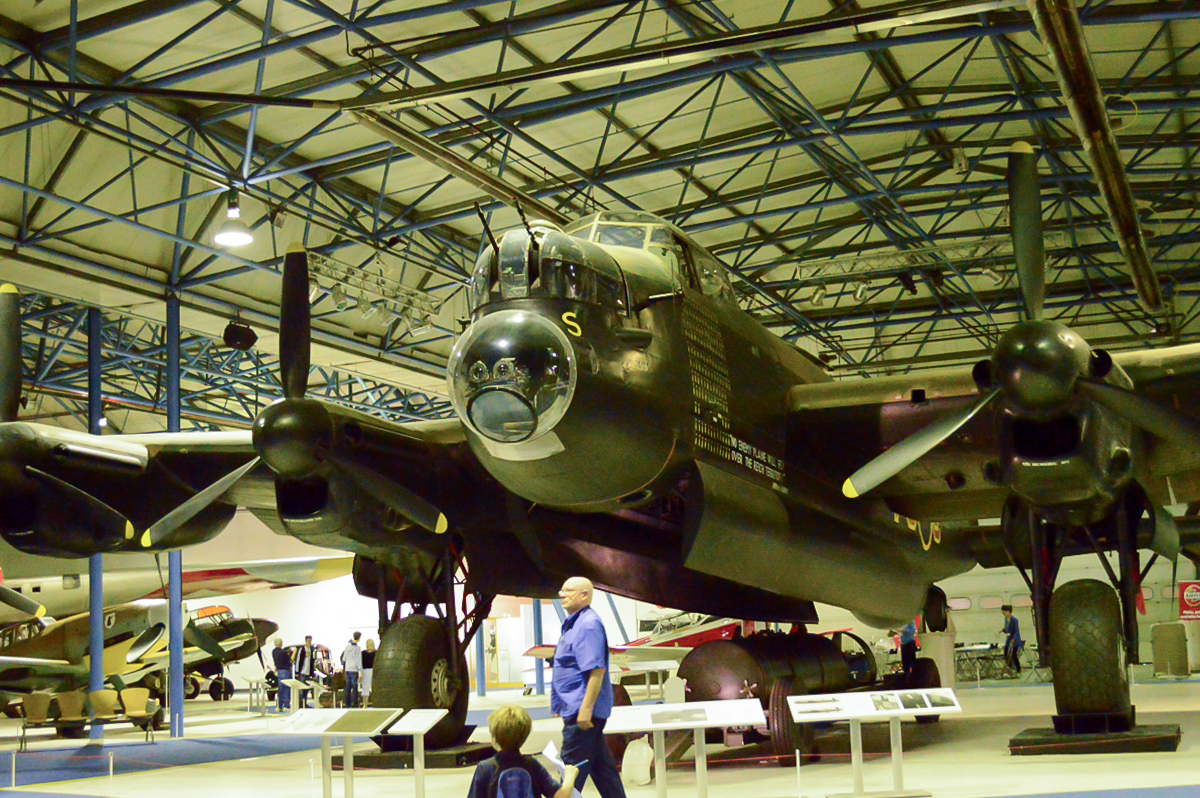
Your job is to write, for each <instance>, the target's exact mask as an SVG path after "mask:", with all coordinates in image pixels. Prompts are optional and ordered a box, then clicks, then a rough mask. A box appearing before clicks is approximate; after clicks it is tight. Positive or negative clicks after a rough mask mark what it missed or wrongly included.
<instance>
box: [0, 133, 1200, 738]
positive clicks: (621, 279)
mask: <svg viewBox="0 0 1200 798" xmlns="http://www.w3.org/2000/svg"><path fill="white" fill-rule="evenodd" d="M1034 163H1035V162H1034V159H1033V155H1032V153H1031V152H1028V151H1026V152H1017V153H1014V155H1013V156H1012V160H1011V162H1010V169H1011V172H1012V174H1011V178H1012V180H1013V192H1012V193H1013V195H1014V198H1016V200H1017V201H1016V202H1015V203H1014V207H1013V210H1012V213H1011V219H1012V226H1013V234H1014V238H1015V239H1016V249H1017V252H1018V259H1019V271H1020V275H1021V289H1022V291H1023V293H1024V295H1025V297H1026V300H1027V302H1026V305H1027V308H1028V317H1029V318H1028V321H1026V322H1024V323H1022V324H1020V325H1018V326H1017V327H1015V328H1013V329H1012V330H1011V331H1009V333H1008V334H1007V335H1005V336H1004V337H1003V339H1002V340H1001V341H1000V343H999V345H998V347H997V349H996V351H995V352H994V353H993V355H992V357H991V358H990V359H989V360H987V361H985V362H984V363H983V364H980V365H979V366H977V367H976V368H975V369H974V372H973V374H971V373H963V374H958V373H952V374H949V375H945V376H943V377H939V378H937V379H936V380H934V381H933V382H930V379H931V378H926V377H913V378H911V379H909V378H896V379H894V380H890V381H888V380H884V381H875V380H871V381H865V382H862V383H853V384H850V385H849V386H848V385H847V384H846V383H844V382H843V383H837V384H835V383H832V382H831V381H830V378H829V377H828V375H827V374H826V373H825V372H824V371H823V369H822V368H821V365H820V364H819V363H818V362H816V361H815V360H813V359H811V358H809V357H807V356H806V355H804V354H802V353H801V352H799V351H798V350H797V349H796V348H794V347H793V346H792V345H791V344H789V343H787V342H786V341H784V340H782V339H780V338H778V337H776V336H774V335H773V334H771V333H770V332H769V331H768V330H766V329H765V328H764V327H763V326H761V325H760V324H759V323H757V322H756V321H755V320H754V319H753V318H752V317H751V316H750V315H748V314H747V313H746V312H744V311H743V310H742V309H741V308H740V307H739V305H738V303H737V301H736V296H735V292H734V290H733V287H732V285H731V282H730V279H729V276H728V273H727V271H726V269H725V267H724V266H723V265H722V264H721V263H720V262H719V261H718V260H717V259H716V258H714V257H713V256H712V255H711V254H709V253H708V252H707V251H706V250H705V249H704V248H703V247H701V246H699V245H698V244H696V243H695V242H694V241H693V240H692V239H691V238H690V237H689V236H688V235H687V234H686V233H684V232H683V231H682V230H680V229H679V228H677V227H675V226H674V225H672V224H670V223H668V222H666V221H664V220H663V219H661V218H658V217H656V216H653V215H651V214H648V213H643V212H636V211H604V212H601V213H598V214H594V215H592V216H589V217H587V218H584V219H581V220H579V221H578V222H575V223H574V224H571V225H569V226H566V227H565V228H563V227H559V226H558V225H555V224H553V223H549V222H540V221H531V222H529V223H528V224H524V225H522V226H521V227H519V228H517V229H513V230H509V231H507V232H505V233H504V234H503V235H502V236H500V237H499V238H498V240H496V241H494V242H492V243H491V244H489V245H488V246H486V247H484V248H483V250H482V253H481V255H480V256H479V258H478V260H477V262H476V264H475V267H474V272H473V274H472V277H471V281H470V294H471V316H470V320H469V324H468V325H467V326H466V328H465V330H464V332H463V334H462V335H461V337H460V338H459V339H458V341H457V343H456V344H455V346H454V348H453V350H452V353H451V356H450V361H449V365H448V386H447V387H448V391H449V394H450V397H451V399H452V403H453V407H454V409H455V411H456V415H455V417H454V418H452V419H448V420H442V421H431V422H422V423H414V424H406V425H398V424H391V423H388V422H385V421H382V420H380V419H378V418H373V417H371V416H368V415H364V414H360V413H357V412H353V411H350V410H347V409H345V408H342V407H339V406H336V405H333V404H329V403H326V402H322V401H319V400H316V399H310V398H306V396H305V392H306V387H307V383H308V379H309V348H310V319H309V296H308V292H309V278H308V269H307V256H306V254H305V252H304V251H303V250H302V249H299V248H295V249H292V250H291V251H289V253H288V255H287V257H286V260H285V266H284V271H283V286H282V296H281V303H280V305H281V318H280V362H281V370H282V374H281V381H282V384H283V386H284V394H285V399H284V400H283V401H281V402H278V403H276V404H274V405H271V406H270V407H268V408H266V409H265V410H264V411H263V412H262V413H261V414H260V415H259V417H258V418H257V419H256V421H255V423H254V426H253V430H252V432H251V433H181V434H152V435H124V436H103V437H93V436H86V435H79V434H76V433H69V432H64V431H63V430H60V429H57V428H51V427H45V426H40V425H35V424H29V423H21V422H18V421H17V420H16V418H17V399H18V398H19V390H20V389H19V384H20V379H19V371H18V369H19V366H20V363H19V358H18V357H16V356H15V355H14V354H13V353H14V352H16V351H17V347H16V343H17V332H16V330H17V315H18V305H17V301H16V296H15V294H11V293H10V294H9V295H7V296H8V302H7V304H6V305H5V306H4V309H3V313H4V314H5V321H6V325H7V326H6V329H7V332H6V336H7V338H6V340H4V341H3V346H2V347H0V348H3V349H4V350H5V351H6V352H7V353H8V354H7V355H5V356H4V357H6V358H7V360H5V361H4V362H3V363H2V364H0V367H3V368H4V369H5V370H6V371H5V373H4V375H3V376H4V380H3V383H4V385H5V386H6V391H5V396H4V397H3V407H0V411H2V412H3V416H0V418H2V419H3V420H4V421H5V422H6V423H3V424H0V503H3V505H4V506H5V507H6V508H12V511H10V512H7V513H6V514H5V516H4V518H3V520H2V521H0V534H2V535H3V536H4V538H5V539H6V540H8V541H9V542H10V543H11V544H12V545H14V546H16V547H18V548H21V549H24V550H26V551H35V552H38V553H48V554H57V555H64V556H67V555H74V556H81V555H85V554H90V553H93V552H96V551H113V550H121V549H137V548H145V549H150V550H159V549H166V548H174V547H179V546H182V545H188V544H190V543H195V542H198V541H201V540H204V539H207V538H208V537H211V536H212V535H214V534H216V532H217V531H219V530H220V528H221V527H222V526H223V525H224V523H225V522H226V521H227V520H228V518H229V516H230V515H231V514H232V512H233V511H234V508H235V506H237V505H241V506H245V507H248V508H250V509H251V511H252V512H254V513H255V514H256V515H257V516H258V517H260V518H262V519H263V520H264V521H265V522H266V523H267V524H268V525H269V526H271V527H272V528H273V529H275V530H277V531H279V532H285V533H288V534H292V535H295V536H296V537H298V538H300V539H302V540H305V541H307V542H309V543H312V544H315V545H319V546H325V547H330V548H337V549H343V550H346V551H350V552H353V553H354V554H355V555H356V563H355V582H356V585H357V587H358V589H359V591H360V592H361V593H363V594H364V595H369V596H374V597H376V598H377V599H378V600H379V602H380V612H381V620H382V621H387V620H389V619H390V620H392V621H394V622H393V623H390V625H389V626H388V628H387V631H386V633H385V634H384V635H383V638H382V641H381V643H380V649H379V653H378V655H377V657H376V660H375V685H376V686H375V689H374V691H373V693H372V696H373V698H374V699H375V701H376V703H377V704H379V705H381V706H390V705H395V706H404V707H414V706H417V707H420V706H426V707H428V706H437V707H446V708H449V709H450V710H451V713H450V716H449V717H448V718H447V720H446V721H444V722H443V724H442V725H441V726H439V727H438V728H437V729H436V730H435V732H434V733H433V735H432V737H431V739H430V742H431V744H434V745H437V744H446V743H449V742H451V741H453V740H454V739H456V738H457V736H458V734H459V731H460V730H461V728H462V725H463V721H464V718H465V713H466V706H467V689H466V666H465V660H464V657H463V648H464V646H465V644H466V642H467V641H468V640H469V639H470V637H471V635H472V634H474V632H475V630H476V629H477V628H478V626H479V624H480V622H481V620H482V619H483V618H485V617H486V615H487V610H488V607H489V605H490V602H491V599H492V597H493V596H495V595H498V594H511V595H523V596H535V597H539V596H540V597H549V596H553V595H555V591H556V589H557V587H558V585H559V584H560V583H561V582H562V581H563V579H564V578H565V577H568V576H572V575H581V576H585V577H587V578H589V579H591V580H592V581H593V582H594V583H595V584H596V585H597V586H598V587H600V588H602V589H604V590H608V591H611V592H615V593H618V594H620V595H624V596H629V597H632V598H636V599H640V600H644V601H648V602H653V603H656V604H661V605H666V606H671V607H677V608H679V609H681V610H686V611H689V612H698V613H707V614H712V615H721V616H732V617H740V618H746V619H752V620H762V621H778V622H788V623H795V624H812V623H816V622H817V621H818V618H817V615H816V611H815V609H814V606H813V602H818V601H819V602H824V603H828V604H833V605H836V606H839V607H844V608H847V609H849V610H851V611H852V612H853V613H854V614H855V615H856V616H857V617H858V618H860V619H861V620H863V621H864V622H865V623H868V624H870V625H872V626H876V627H887V626H894V625H898V624H903V623H905V622H907V621H908V620H910V619H911V618H912V617H913V616H914V614H915V613H916V612H918V611H920V610H921V609H922V608H924V611H925V617H926V622H927V623H928V624H929V625H930V626H931V627H933V628H935V629H936V628H937V627H938V626H939V625H941V624H943V623H944V619H945V611H946V607H945V597H944V595H943V594H941V592H940V591H939V590H938V589H937V588H936V587H935V586H934V583H935V582H937V581H938V580H940V579H944V578H946V577H949V576H951V575H954V574H959V573H963V572H965V571H967V570H969V569H970V568H971V567H973V566H974V565H976V564H977V563H982V564H984V565H988V566H997V565H1007V564H1010V563H1015V564H1017V565H1019V566H1022V567H1023V568H1025V569H1026V570H1028V571H1030V572H1031V577H1030V585H1031V592H1032V593H1033V595H1034V597H1035V603H1036V605H1037V607H1038V622H1037V631H1038V635H1039V641H1040V642H1041V643H1042V650H1043V651H1050V652H1052V653H1051V655H1050V656H1051V657H1052V660H1053V663H1054V673H1055V690H1056V699H1057V702H1058V712H1059V715H1060V716H1061V717H1064V718H1067V719H1068V722H1067V724H1066V725H1067V726H1068V727H1070V730H1083V729H1084V728H1085V727H1087V726H1088V723H1089V722H1092V721H1095V720H1096V719H1097V718H1100V719H1101V720H1100V721H1099V722H1101V723H1103V724H1104V725H1105V727H1106V728H1119V727H1121V726H1122V725H1124V726H1126V727H1128V726H1129V725H1130V724H1131V723H1132V711H1131V710H1130V707H1129V690H1128V684H1127V683H1126V682H1125V669H1124V667H1123V663H1124V661H1125V659H1126V657H1127V656H1133V657H1136V655H1137V652H1136V639H1137V638H1136V634H1130V627H1131V624H1133V623H1135V616H1134V614H1133V604H1132V602H1133V599H1134V597H1135V596H1136V589H1137V584H1138V579H1139V574H1140V570H1139V564H1140V562H1139V559H1138V558H1139V552H1140V551H1141V550H1144V549H1149V550H1152V551H1153V552H1155V553H1156V554H1158V555H1164V556H1171V557H1173V556H1176V555H1178V554H1179V553H1180V552H1181V551H1182V552H1183V553H1184V554H1187V555H1189V556H1193V557H1195V556H1197V555H1198V554H1200V552H1197V550H1196V548H1195V544H1194V542H1193V541H1191V540H1189V539H1188V537H1187V536H1186V535H1185V534H1182V533H1181V532H1180V531H1179V530H1178V529H1177V528H1176V527H1175V526H1174V525H1173V524H1172V523H1171V520H1170V517H1169V516H1167V515H1166V513H1165V512H1164V511H1162V510H1161V506H1162V505H1163V504H1165V503H1166V498H1165V497H1166V495H1167V494H1171V495H1172V496H1173V501H1174V502H1185V501H1195V500H1198V499H1200V483H1198V482H1196V481H1195V479H1194V477H1195V469H1196V468H1197V467H1198V466H1200V463H1198V462H1197V448H1198V446H1197V442H1198V441H1200V436H1197V435H1196V434H1195V432H1194V430H1195V429H1196V421H1195V420H1194V419H1192V418H1191V417H1190V416H1187V415H1184V414H1183V413H1181V412H1180V411H1179V410H1178V409H1177V408H1191V407H1193V406H1194V397H1195V396H1196V395H1197V388H1198V387H1200V386H1196V385H1195V380H1194V378H1193V377H1192V376H1190V375H1189V372H1188V369H1189V368H1190V369H1192V370H1194V368H1195V365H1196V364H1200V357H1197V355H1196V353H1194V352H1191V351H1188V350H1176V351H1172V350H1164V351H1160V352H1157V353H1155V356H1154V358H1153V359H1144V360H1142V361H1139V360H1138V357H1137V356H1134V357H1132V358H1129V359H1126V360H1122V359H1120V358H1117V357H1115V356H1109V355H1107V354H1106V353H1104V352H1102V351H1100V350H1097V349H1092V348H1090V347H1089V346H1088V344H1087V343H1086V342H1085V341H1083V339H1082V338H1081V337H1080V336H1079V335H1078V334H1076V333H1075V332H1073V331H1072V330H1070V329H1069V328H1066V327H1064V326H1062V325H1058V324H1052V323H1049V322H1046V321H1043V320H1041V319H1040V298H1039V297H1040V290H1041V289H1040V285H1041V280H1042V279H1043V278H1042V272H1043V270H1044V266H1043V264H1042V262H1041V257H1040V252H1041V243H1040V232H1039V231H1040V226H1039V225H1040V219H1039V218H1038V213H1039V211H1038V209H1037V202H1036V190H1037V188H1036V184H1037V180H1036V170H1035V169H1034ZM1031 195H1032V196H1033V197H1034V199H1033V201H1030V197H1031ZM1022 198H1023V199H1022ZM927 424H932V426H931V427H929V428H928V429H923V428H924V427H925V425H927ZM909 433H914V436H913V437H908V435H909ZM888 447H890V448H888ZM885 449H887V451H884V450H885ZM922 455H923V456H922ZM135 497H136V498H135ZM1001 509H1004V523H1003V524H1002V527H1001V533H1000V534H999V535H995V534H985V533H984V532H981V531H979V530H980V528H979V527H978V526H977V525H975V524H974V523H973V520H974V519H979V518H986V517H991V516H992V514H995V513H998V512H999V511H1000V510H1001ZM1144 515H1145V516H1146V517H1145V518H1143V516H1144ZM1080 551H1096V552H1100V553H1103V552H1105V551H1116V552H1117V553H1118V555H1119V557H1118V560H1119V563H1120V565H1119V572H1112V582H1113V583H1114V586H1115V587H1109V586H1108V585H1106V584H1104V583H1100V582H1094V581H1092V582H1082V583H1078V582H1075V583H1069V584H1066V585H1063V586H1060V587H1058V589H1057V590H1055V589H1054V588H1055V576H1056V573H1057V570H1058V564H1059V562H1061V558H1062V556H1063V555H1066V554H1073V553H1077V552H1080ZM391 602H394V605H393V606H391V607H390V608H389V603H391ZM401 605H410V606H411V607H412V609H413V612H412V613H411V614H409V615H408V616H407V617H404V618H403V619H400V614H401V613H400V607H401ZM426 610H431V611H432V612H433V614H432V615H427V614H426ZM435 616H436V617H435ZM1081 623H1082V624H1084V625H1086V626H1087V628H1088V629H1090V630H1092V631H1093V632H1094V634H1092V635H1091V636H1090V639H1092V640H1093V641H1097V640H1098V641H1099V643H1098V644H1095V645H1097V646H1098V647H1097V648H1096V649H1095V650H1094V651H1093V653H1092V654H1089V655H1087V656H1089V657H1091V658H1092V659H1094V662H1090V663H1088V664H1089V667H1080V665H1081V664H1082V663H1081V658H1082V657H1084V656H1085V655H1084V654H1083V653H1081V650H1082V649H1081V646H1080V645H1078V644H1077V642H1076V641H1075V639H1074V638H1073V636H1072V635H1070V634H1067V633H1065V632H1063V631H1062V630H1063V629H1067V628H1070V627H1072V625H1074V626H1078V625H1079V624H1081ZM788 637H789V638H792V639H791V640H789V641H786V642H774V643H770V644H763V645H760V646H757V647H754V648H753V650H752V656H754V657H757V658H759V659H760V660H761V661H760V662H759V663H758V664H759V665H760V666H761V668H762V671H763V673H764V674H768V675H769V676H770V678H764V679H762V680H760V682H759V683H757V684H755V685H754V686H753V688H751V689H752V690H753V694H754V695H756V696H758V697H760V698H763V699H764V700H766V699H767V697H768V695H771V694H774V693H780V690H779V689H776V688H777V687H778V686H779V685H785V687H784V688H783V689H782V695H783V696H786V694H787V690H789V689H792V690H801V689H803V690H806V691H809V692H816V691H822V690H826V691H828V690H838V689H845V688H846V687H848V686H850V685H851V677H850V671H849V667H848V665H847V664H846V662H845V661H844V660H842V659H838V658H836V657H829V656H827V654H828V652H826V651H825V644H824V643H821V642H819V641H817V640H815V639H813V638H816V637H817V636H815V635H806V634H798V635H790V636H788ZM839 663H841V664H839ZM784 674H786V675H784ZM936 678H937V674H936V671H934V672H932V673H930V672H929V670H928V669H922V672H921V679H923V680H925V681H926V682H930V681H932V680H936ZM738 687H739V688H740V687H743V685H740V684H739V686H738ZM778 703H780V705H782V702H778ZM772 714H775V713H772ZM1070 719H1074V720H1070ZM1087 719H1090V720H1087ZM787 750H789V751H790V750H791V749H790V748H788V749H787Z"/></svg>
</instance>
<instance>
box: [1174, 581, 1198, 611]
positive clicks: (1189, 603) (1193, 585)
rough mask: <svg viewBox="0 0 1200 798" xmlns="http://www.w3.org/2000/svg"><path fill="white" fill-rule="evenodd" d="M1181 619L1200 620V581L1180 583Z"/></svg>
mask: <svg viewBox="0 0 1200 798" xmlns="http://www.w3.org/2000/svg"><path fill="white" fill-rule="evenodd" d="M1179 620H1181V621H1200V582H1180V583H1179Z"/></svg>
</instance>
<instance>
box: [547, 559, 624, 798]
mask: <svg viewBox="0 0 1200 798" xmlns="http://www.w3.org/2000/svg"><path fill="white" fill-rule="evenodd" d="M558 600H559V602H560V603H561V604H562V608H563V610H564V611H565V612H566V613H567V619H566V620H565V621H563V625H562V637H560V638H559V640H558V646H557V647H556V648H555V649H554V676H553V679H552V680H551V684H550V711H551V712H552V713H553V714H555V715H559V716H561V717H562V719H563V747H562V758H563V762H564V763H566V764H568V765H577V766H578V767H579V776H578V777H577V778H576V780H575V785H576V789H579V790H582V789H583V785H584V784H585V783H586V781H587V779H588V777H589V776H590V777H591V779H592V782H593V783H594V784H595V785H596V791H597V792H599V793H600V796H601V798H625V787H624V786H623V785H622V784H621V774H620V773H618V772H617V763H616V761H615V760H613V755H612V752H611V751H609V749H608V744H607V743H606V742H605V741H604V724H605V723H606V722H607V721H608V716H609V715H610V714H612V707H613V689H612V682H611V681H610V680H609V678H608V637H607V635H605V633H604V623H603V622H602V621H601V620H600V616H599V615H597V614H596V611H595V610H593V609H592V608H591V603H592V583H591V582H589V581H588V580H587V579H584V578H583V577H581V576H573V577H571V578H570V579H568V580H567V581H566V582H564V583H563V586H562V589H561V590H559V591H558Z"/></svg>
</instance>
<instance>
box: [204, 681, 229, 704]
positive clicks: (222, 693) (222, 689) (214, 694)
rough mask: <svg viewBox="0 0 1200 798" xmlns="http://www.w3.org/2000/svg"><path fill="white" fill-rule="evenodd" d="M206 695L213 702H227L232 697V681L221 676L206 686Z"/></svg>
mask: <svg viewBox="0 0 1200 798" xmlns="http://www.w3.org/2000/svg"><path fill="white" fill-rule="evenodd" d="M208 695H209V697H210V698H212V700H213V701H228V700H229V699H230V698H232V697H233V681H232V680H231V679H227V678H225V677H223V676H218V677H217V678H215V679H213V680H212V684H210V685H209V686H208Z"/></svg>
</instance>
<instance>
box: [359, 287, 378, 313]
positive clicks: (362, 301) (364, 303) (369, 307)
mask: <svg viewBox="0 0 1200 798" xmlns="http://www.w3.org/2000/svg"><path fill="white" fill-rule="evenodd" d="M358 312H359V313H361V314H362V317H363V318H364V319H369V318H371V316H373V315H374V314H375V304H374V303H373V302H371V300H369V299H367V292H366V291H363V292H362V293H361V294H359V295H358Z"/></svg>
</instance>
